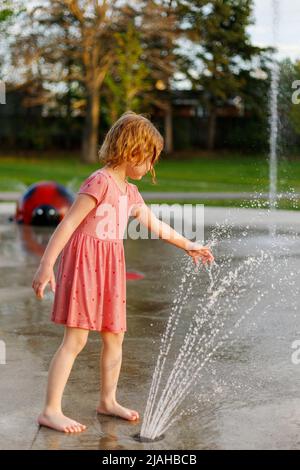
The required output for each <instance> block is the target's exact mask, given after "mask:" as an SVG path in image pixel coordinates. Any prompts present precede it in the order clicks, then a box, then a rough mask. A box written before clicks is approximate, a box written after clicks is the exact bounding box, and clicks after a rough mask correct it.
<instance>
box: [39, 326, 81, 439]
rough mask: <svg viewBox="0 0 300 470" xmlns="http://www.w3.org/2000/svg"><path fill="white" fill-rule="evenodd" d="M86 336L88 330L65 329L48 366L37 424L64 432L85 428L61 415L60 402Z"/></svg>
mask: <svg viewBox="0 0 300 470" xmlns="http://www.w3.org/2000/svg"><path fill="white" fill-rule="evenodd" d="M88 334H89V330H84V329H82V328H71V327H68V326H66V327H65V334H64V338H63V341H62V344H61V345H60V347H59V348H58V350H57V351H56V353H55V355H54V356H53V358H52V361H51V364H50V368H49V373H48V384H47V394H46V402H45V407H44V410H43V412H42V413H41V414H40V415H39V417H38V424H40V425H43V426H47V427H50V428H53V429H56V430H57V431H64V432H79V431H83V430H84V429H85V428H86V426H85V425H83V424H80V423H78V422H77V421H74V420H73V419H70V418H68V417H67V416H65V415H64V414H63V412H62V409H61V401H62V395H63V391H64V388H65V385H66V383H67V380H68V378H69V375H70V372H71V369H72V366H73V363H74V361H75V358H76V356H77V355H78V354H79V353H80V351H82V349H83V348H84V346H85V344H86V342H87V338H88Z"/></svg>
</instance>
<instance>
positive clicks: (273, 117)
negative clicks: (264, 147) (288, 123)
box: [269, 0, 279, 210]
mask: <svg viewBox="0 0 300 470" xmlns="http://www.w3.org/2000/svg"><path fill="white" fill-rule="evenodd" d="M272 7H273V9H272V10H273V27H272V30H273V45H274V47H276V45H277V38H278V30H279V0H272ZM275 54H276V51H275V53H274V57H273V62H272V69H271V90H270V119H269V122H270V164H269V181H270V183H269V204H270V209H271V210H273V209H276V207H277V166H278V162H277V139H278V102H277V101H278V87H279V64H278V61H277V60H276V57H275Z"/></svg>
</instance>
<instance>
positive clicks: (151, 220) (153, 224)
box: [133, 204, 214, 264]
mask: <svg viewBox="0 0 300 470" xmlns="http://www.w3.org/2000/svg"><path fill="white" fill-rule="evenodd" d="M133 216H134V217H135V218H136V219H137V220H138V221H139V222H140V223H142V224H143V225H145V227H147V228H148V229H149V230H151V232H153V233H155V234H156V235H158V236H159V238H161V239H162V240H165V241H166V242H168V243H171V244H172V245H175V246H177V247H178V248H182V249H183V250H185V252H186V253H187V254H188V255H190V256H191V257H192V258H193V260H194V262H195V264H197V262H198V258H201V259H202V261H203V263H206V262H212V261H213V260H214V257H213V255H212V253H211V251H210V249H209V248H208V247H206V246H202V245H199V244H197V243H195V242H191V241H190V240H188V239H187V238H185V237H184V236H183V235H181V234H180V233H178V232H176V230H174V229H173V228H172V227H171V226H170V225H168V224H166V223H165V222H163V221H162V220H159V219H158V218H157V217H156V215H155V214H154V213H153V212H152V211H151V209H149V207H148V206H147V205H146V204H141V205H139V206H138V207H137V208H136V209H135V211H134V213H133Z"/></svg>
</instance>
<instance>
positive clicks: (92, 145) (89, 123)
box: [81, 88, 100, 163]
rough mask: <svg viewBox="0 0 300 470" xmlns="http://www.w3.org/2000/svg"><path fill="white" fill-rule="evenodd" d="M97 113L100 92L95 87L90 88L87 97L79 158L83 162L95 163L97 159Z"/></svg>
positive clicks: (98, 112) (98, 111) (98, 113)
mask: <svg viewBox="0 0 300 470" xmlns="http://www.w3.org/2000/svg"><path fill="white" fill-rule="evenodd" d="M99 115H100V92H99V89H97V88H96V89H92V90H90V93H89V95H88V98H87V107H86V115H85V124H84V131H83V141H82V158H81V160H82V161H83V162H85V163H96V162H97V161H98V137H99V130H98V129H99Z"/></svg>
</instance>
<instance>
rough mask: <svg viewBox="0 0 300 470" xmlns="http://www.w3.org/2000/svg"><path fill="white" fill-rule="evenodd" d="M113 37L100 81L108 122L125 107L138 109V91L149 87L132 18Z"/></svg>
mask: <svg viewBox="0 0 300 470" xmlns="http://www.w3.org/2000/svg"><path fill="white" fill-rule="evenodd" d="M114 36H115V41H116V49H115V61H114V63H113V65H112V66H111V67H110V70H109V72H108V73H107V75H106V77H105V80H104V85H106V87H107V92H106V96H107V101H108V103H109V117H110V119H109V121H110V124H112V123H113V122H114V121H115V120H116V119H117V118H118V117H119V116H120V115H121V114H122V113H123V112H124V111H126V110H129V109H131V110H133V111H136V112H140V110H141V107H142V102H143V100H142V93H145V92H146V91H148V90H150V89H151V85H150V83H149V81H147V79H148V78H149V75H150V69H149V68H148V67H147V65H146V63H145V62H144V61H143V60H142V54H143V49H142V45H141V40H140V34H139V32H138V30H137V28H136V27H135V26H134V24H133V21H132V20H131V21H130V22H129V23H128V25H127V28H126V30H125V31H124V32H123V31H122V32H116V33H115V34H114Z"/></svg>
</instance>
